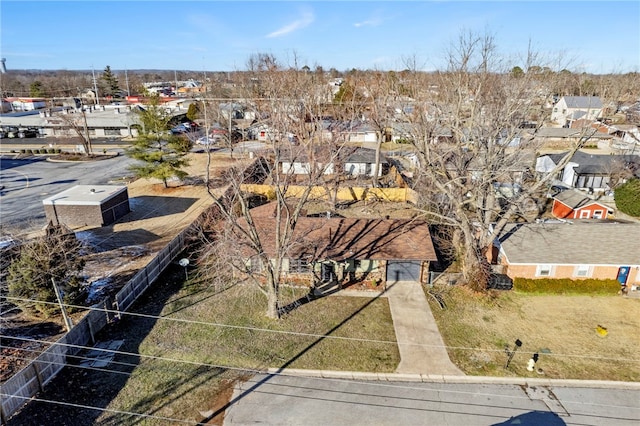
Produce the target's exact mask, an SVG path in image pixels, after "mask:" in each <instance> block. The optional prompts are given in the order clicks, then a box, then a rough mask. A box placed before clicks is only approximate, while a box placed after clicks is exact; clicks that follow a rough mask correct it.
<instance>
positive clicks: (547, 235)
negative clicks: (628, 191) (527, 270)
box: [500, 221, 640, 265]
mask: <svg viewBox="0 0 640 426" xmlns="http://www.w3.org/2000/svg"><path fill="white" fill-rule="evenodd" d="M500 244H501V245H502V248H503V250H504V253H505V254H506V257H507V258H508V260H509V263H510V264H536V263H542V264H551V265H553V264H571V265H581V264H594V265H621V264H624V265H640V225H639V224H629V223H618V222H591V221H589V222H578V221H576V222H566V223H562V222H561V223H528V224H512V225H509V226H508V227H507V228H505V230H504V232H503V234H502V236H501V237H500Z"/></svg>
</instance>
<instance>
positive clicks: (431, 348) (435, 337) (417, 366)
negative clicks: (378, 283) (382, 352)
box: [386, 281, 464, 375]
mask: <svg viewBox="0 0 640 426" xmlns="http://www.w3.org/2000/svg"><path fill="white" fill-rule="evenodd" d="M386 296H387V298H388V299H389V308H390V309H391V317H392V319H393V328H394V329H395V331H396V339H397V340H398V349H399V350H400V365H398V368H397V370H396V373H403V374H410V373H417V374H442V375H464V373H463V372H462V371H460V369H458V367H456V366H455V365H454V364H453V363H452V362H451V360H449V354H447V350H446V349H445V347H444V341H443V340H442V336H441V335H440V331H439V330H438V326H437V325H436V320H435V318H434V317H433V314H432V313H431V308H430V307H429V303H427V298H426V296H425V294H424V292H423V291H422V287H421V285H420V283H418V282H415V281H401V282H396V283H394V284H391V285H389V288H388V289H387V291H386Z"/></svg>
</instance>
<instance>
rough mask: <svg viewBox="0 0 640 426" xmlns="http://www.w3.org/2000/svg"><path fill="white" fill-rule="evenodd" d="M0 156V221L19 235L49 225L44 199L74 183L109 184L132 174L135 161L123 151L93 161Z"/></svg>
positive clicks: (4, 228)
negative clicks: (122, 153) (131, 170)
mask: <svg viewBox="0 0 640 426" xmlns="http://www.w3.org/2000/svg"><path fill="white" fill-rule="evenodd" d="M13 157H14V156H12V155H2V156H0V188H2V189H1V190H0V224H1V230H0V232H1V233H2V234H10V235H17V234H22V233H27V232H32V231H37V230H40V229H42V228H43V227H44V226H45V225H46V218H45V214H44V207H43V205H42V200H43V199H45V198H47V197H49V196H51V195H54V194H57V193H59V192H61V191H63V190H65V189H68V188H70V187H72V186H74V185H106V184H109V183H110V182H112V181H115V180H117V179H122V178H123V177H125V176H131V173H130V172H129V171H128V169H127V167H128V166H129V165H130V164H132V163H133V160H131V159H130V158H128V157H126V156H123V155H120V156H117V157H114V158H111V159H108V160H100V161H90V162H65V163H58V162H48V161H46V160H45V158H44V157H39V156H33V157H31V158H26V159H14V158H13Z"/></svg>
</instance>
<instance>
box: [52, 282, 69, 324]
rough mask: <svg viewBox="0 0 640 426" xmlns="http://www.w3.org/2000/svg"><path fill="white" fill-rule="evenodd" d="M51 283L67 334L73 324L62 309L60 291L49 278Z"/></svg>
mask: <svg viewBox="0 0 640 426" xmlns="http://www.w3.org/2000/svg"><path fill="white" fill-rule="evenodd" d="M51 283H52V284H53V290H54V291H55V292H56V298H57V299H58V304H59V305H60V311H61V312H62V317H63V318H64V326H65V327H66V329H67V332H69V331H71V328H72V327H73V323H72V322H71V318H69V315H67V310H66V309H65V308H64V305H63V304H62V296H61V295H60V289H58V286H57V285H56V281H55V280H54V279H53V277H51Z"/></svg>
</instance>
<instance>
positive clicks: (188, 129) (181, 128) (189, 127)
mask: <svg viewBox="0 0 640 426" xmlns="http://www.w3.org/2000/svg"><path fill="white" fill-rule="evenodd" d="M198 130H200V126H198V124H197V123H194V122H192V121H187V122H184V123H180V124H178V125H177V126H175V127H172V128H171V133H172V134H174V135H181V134H185V133H195V132H197V131H198Z"/></svg>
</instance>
